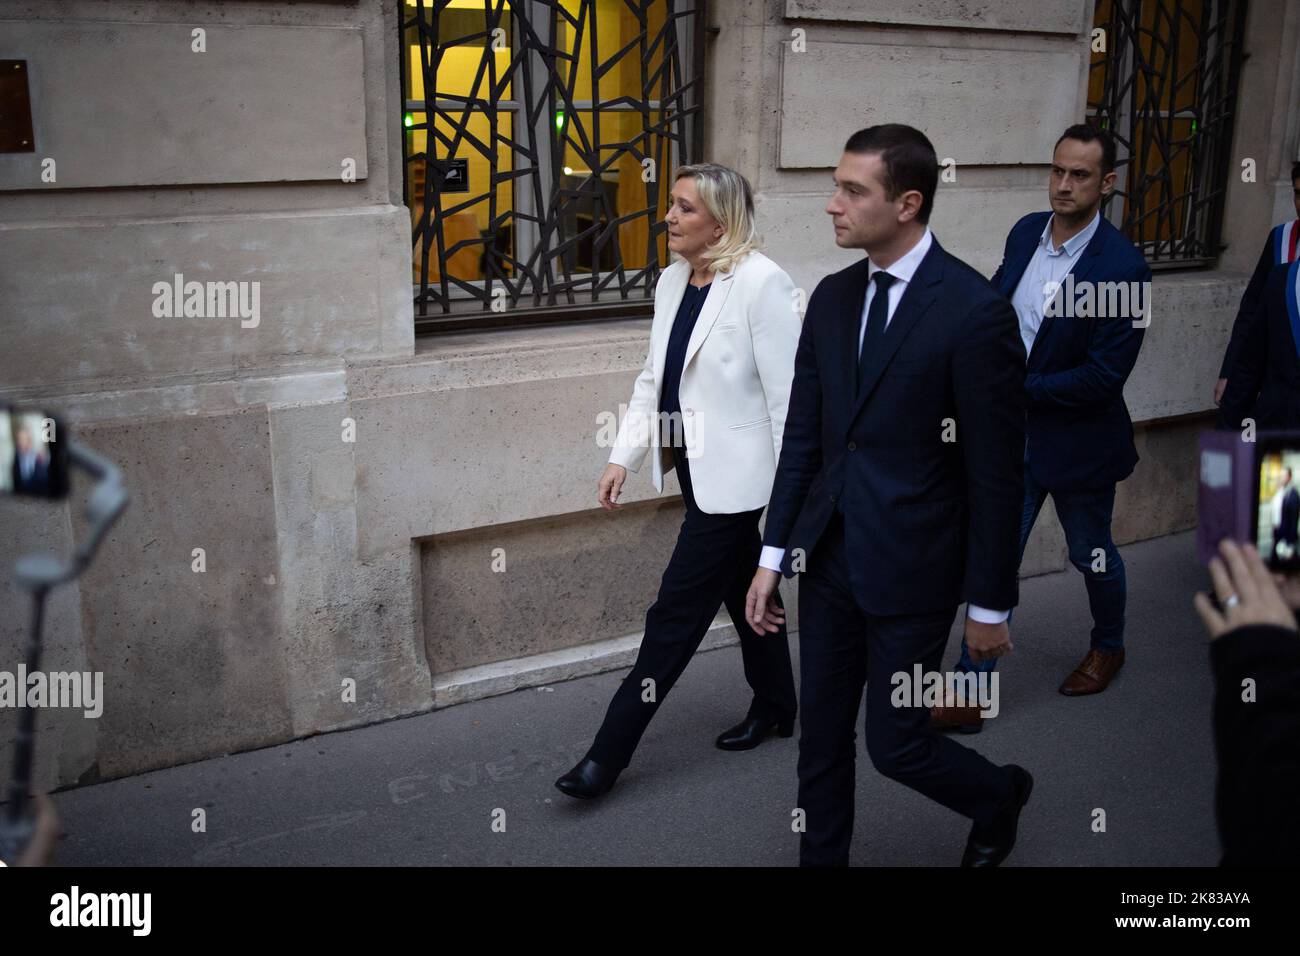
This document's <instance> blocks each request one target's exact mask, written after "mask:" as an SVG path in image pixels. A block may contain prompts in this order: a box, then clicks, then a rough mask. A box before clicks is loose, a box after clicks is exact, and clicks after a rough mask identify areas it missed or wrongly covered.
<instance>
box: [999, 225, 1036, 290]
mask: <svg viewBox="0 0 1300 956" xmlns="http://www.w3.org/2000/svg"><path fill="white" fill-rule="evenodd" d="M1040 235H1041V234H1040ZM1037 248H1038V236H1037V235H1036V236H1035V237H1034V241H1033V242H1030V243H1026V244H1025V245H1024V246H1022V247H1021V248H1019V249H1017V250H1016V252H1015V255H1014V257H1013V258H1012V260H1011V262H1010V263H1009V264H1008V266H1007V271H1006V272H1004V273H1002V288H1000V289H998V292H999V293H1000V294H1001V295H1002V297H1003V298H1004V299H1008V300H1010V298H1011V296H1012V295H1014V294H1015V291H1016V286H1018V285H1020V280H1021V278H1023V276H1024V274H1025V270H1026V269H1028V268H1029V260H1030V259H1032V258H1034V250H1035V249H1037Z"/></svg>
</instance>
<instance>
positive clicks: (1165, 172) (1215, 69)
mask: <svg viewBox="0 0 1300 956" xmlns="http://www.w3.org/2000/svg"><path fill="white" fill-rule="evenodd" d="M1244 24H1245V4H1244V3H1242V2H1240V0H1097V5H1096V8H1095V13H1094V18H1093V27H1094V30H1093V53H1092V64H1091V69H1090V71H1089V75H1088V80H1089V82H1088V116H1089V118H1090V119H1091V120H1092V121H1093V122H1094V123H1096V124H1097V125H1099V126H1102V127H1104V128H1105V129H1107V130H1109V131H1110V132H1111V134H1112V135H1113V136H1114V137H1115V143H1116V147H1117V152H1118V165H1117V172H1118V173H1119V176H1118V180H1117V182H1116V189H1115V194H1114V195H1113V197H1112V198H1110V199H1108V200H1107V202H1106V205H1105V206H1104V207H1103V214H1104V215H1105V216H1106V217H1107V218H1108V219H1109V220H1110V221H1111V222H1113V223H1114V224H1115V225H1116V226H1118V227H1119V228H1120V229H1122V230H1123V231H1124V233H1125V235H1127V236H1128V237H1129V238H1130V239H1132V240H1133V242H1134V243H1136V244H1137V246H1138V247H1139V248H1140V249H1141V250H1142V252H1143V254H1144V255H1145V256H1146V258H1147V261H1148V262H1150V263H1151V265H1152V266H1153V267H1157V266H1162V265H1171V266H1186V265H1200V264H1204V263H1208V262H1211V261H1213V260H1214V259H1215V258H1216V257H1217V256H1218V254H1219V227H1220V222H1221V219H1222V215H1223V195H1224V188H1225V186H1226V184H1227V177H1228V175H1229V174H1230V166H1231V165H1232V160H1231V156H1230V153H1229V150H1230V149H1231V147H1232V122H1233V116H1234V112H1235V109H1236V90H1237V76H1238V73H1239V70H1240V65H1241V38H1242V35H1243V27H1244ZM1098 31H1101V32H1100V33H1098ZM1099 40H1100V41H1101V42H1102V43H1103V44H1104V50H1099V49H1098V48H1097V47H1098V41H1099Z"/></svg>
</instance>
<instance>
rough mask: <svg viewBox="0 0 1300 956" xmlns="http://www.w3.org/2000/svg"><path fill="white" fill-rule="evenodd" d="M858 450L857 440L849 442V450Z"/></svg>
mask: <svg viewBox="0 0 1300 956" xmlns="http://www.w3.org/2000/svg"><path fill="white" fill-rule="evenodd" d="M857 450H858V443H857V442H855V441H851V442H849V451H857Z"/></svg>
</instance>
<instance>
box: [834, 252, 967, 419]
mask: <svg viewBox="0 0 1300 956" xmlns="http://www.w3.org/2000/svg"><path fill="white" fill-rule="evenodd" d="M945 255H947V253H946V252H944V251H943V248H942V247H941V246H940V245H939V240H937V239H934V238H933V237H931V245H930V251H929V252H927V253H926V254H925V258H924V259H922V260H921V264H920V265H919V266H917V268H916V272H915V273H914V274H913V275H912V281H911V282H909V283H908V284H907V288H906V289H904V290H903V297H902V298H901V299H900V300H899V301H898V308H897V310H895V312H894V317H893V318H892V319H890V320H889V325H888V326H886V327H885V337H884V339H883V340H882V342H881V343H880V347H879V348H878V349H877V350H876V354H875V355H873V356H872V359H871V364H870V365H869V366H868V367H867V372H866V381H865V382H863V387H862V388H861V389H859V390H858V394H857V397H856V398H855V399H854V401H853V412H852V413H851V414H850V415H849V423H850V424H852V422H853V420H854V419H856V418H857V417H858V415H859V414H860V413H861V412H862V408H863V406H865V405H866V404H867V398H868V397H869V396H870V395H871V392H872V390H873V389H874V388H875V387H876V383H877V382H879V381H880V376H881V375H882V374H884V371H885V368H886V367H887V366H888V365H889V362H890V360H891V359H892V358H893V357H894V353H895V352H897V351H898V347H899V346H900V345H902V344H903V339H905V338H907V334H908V333H909V332H911V331H912V328H913V327H914V326H915V325H916V323H917V322H918V321H920V319H921V316H923V315H925V313H926V310H927V309H929V308H930V306H931V305H932V304H933V303H934V300H935V299H937V298H938V297H939V286H940V284H941V283H942V281H943V257H944V256H945Z"/></svg>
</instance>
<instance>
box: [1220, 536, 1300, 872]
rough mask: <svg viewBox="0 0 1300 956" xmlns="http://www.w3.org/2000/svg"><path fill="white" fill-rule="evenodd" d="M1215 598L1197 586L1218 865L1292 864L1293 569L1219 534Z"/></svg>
mask: <svg viewBox="0 0 1300 956" xmlns="http://www.w3.org/2000/svg"><path fill="white" fill-rule="evenodd" d="M1219 554H1220V555H1221V557H1215V558H1214V559H1212V560H1211V561H1210V577H1211V579H1212V580H1213V582H1214V593H1215V597H1216V598H1217V600H1218V605H1217V606H1216V605H1215V604H1214V603H1213V602H1211V600H1210V598H1209V597H1208V596H1207V595H1205V594H1197V595H1196V598H1195V604H1196V610H1197V611H1199V612H1200V615H1201V619H1202V620H1203V621H1204V622H1205V628H1206V630H1207V631H1209V634H1210V637H1211V643H1210V663H1211V665H1212V666H1213V670H1214V686H1215V690H1214V749H1215V753H1216V755H1217V756H1218V761H1219V773H1218V781H1217V785H1216V787H1215V812H1216V817H1217V820H1218V825H1219V838H1220V839H1221V840H1222V841H1223V857H1222V858H1221V860H1220V861H1219V865H1220V866H1231V867H1238V866H1252V867H1255V866H1286V867H1293V866H1295V863H1296V860H1297V859H1300V814H1297V813H1296V808H1295V795H1296V793H1297V792H1300V634H1297V633H1296V616H1295V612H1296V609H1297V608H1300V579H1297V578H1296V577H1295V576H1291V577H1283V576H1282V575H1280V574H1276V573H1271V572H1270V571H1269V569H1268V567H1267V566H1266V565H1265V564H1264V561H1263V559H1262V558H1261V557H1260V556H1259V552H1258V551H1256V550H1255V548H1254V547H1253V546H1252V545H1249V544H1246V545H1238V544H1237V543H1235V542H1232V541H1223V542H1221V543H1220V544H1219Z"/></svg>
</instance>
